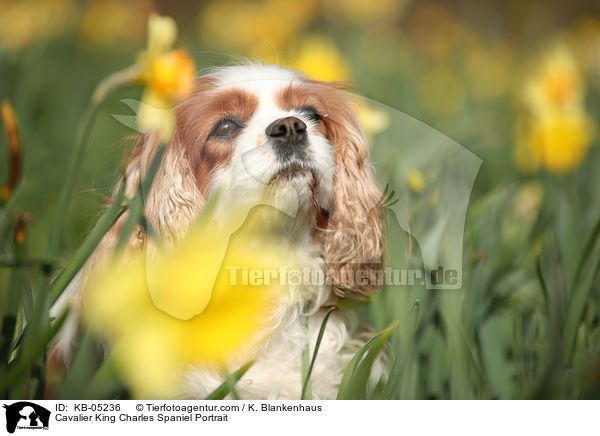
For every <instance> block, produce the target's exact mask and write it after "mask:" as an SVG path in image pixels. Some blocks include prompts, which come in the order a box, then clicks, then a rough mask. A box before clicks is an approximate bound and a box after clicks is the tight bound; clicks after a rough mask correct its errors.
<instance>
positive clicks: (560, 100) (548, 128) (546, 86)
mask: <svg viewBox="0 0 600 436" xmlns="http://www.w3.org/2000/svg"><path fill="white" fill-rule="evenodd" d="M583 96H584V88H583V83H582V78H581V76H580V73H579V69H578V66H577V62H576V60H575V57H574V55H573V53H572V52H571V51H570V50H569V49H568V47H567V46H566V45H564V44H557V45H555V46H554V47H553V48H552V49H551V50H550V51H549V52H548V53H547V54H546V55H545V57H544V58H543V59H542V62H541V65H540V67H539V69H538V70H537V71H535V72H534V73H533V74H532V75H531V76H530V77H529V78H528V79H527V80H526V82H525V87H524V92H523V101H524V104H525V107H526V109H527V112H526V114H524V116H522V117H521V120H520V126H519V129H518V131H517V133H518V138H517V144H516V150H515V153H516V160H517V163H518V164H519V166H520V167H521V168H522V169H524V170H527V171H531V170H537V169H538V168H544V169H546V170H548V171H551V172H554V173H557V174H566V173H568V172H570V171H572V170H573V169H575V168H577V167H578V166H579V165H581V162H582V161H583V160H584V158H585V156H586V154H587V151H588V148H589V146H590V144H591V141H592V134H593V124H592V121H591V119H590V117H589V116H588V115H587V114H586V111H585V107H584V105H583Z"/></svg>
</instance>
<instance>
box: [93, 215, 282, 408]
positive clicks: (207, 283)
mask: <svg viewBox="0 0 600 436" xmlns="http://www.w3.org/2000/svg"><path fill="white" fill-rule="evenodd" d="M256 239H257V238H256V237H255V235H253V234H251V232H249V231H245V230H242V231H238V232H236V234H235V235H233V236H231V238H229V233H226V232H221V231H219V230H218V229H216V228H214V227H212V226H210V225H209V226H207V225H206V223H203V226H201V227H200V226H198V225H195V226H194V227H193V228H192V229H191V230H190V233H189V234H188V236H187V237H186V238H185V239H184V240H183V241H182V242H181V243H180V245H178V246H176V247H175V248H174V249H171V250H170V251H168V252H161V253H160V254H159V255H157V256H156V257H154V256H153V257H152V258H146V257H145V256H144V255H142V254H140V255H138V256H133V257H131V256H130V255H128V256H127V258H124V257H123V258H117V259H115V261H114V262H113V263H112V264H111V265H110V266H109V267H108V269H107V270H104V271H99V272H98V273H96V274H95V275H94V276H93V277H92V280H91V285H90V287H89V289H88V291H87V294H86V295H85V297H84V306H85V308H86V316H87V319H88V321H89V323H90V325H91V326H92V328H94V329H95V331H97V332H98V333H100V334H104V335H106V336H107V339H108V341H109V342H110V344H111V348H112V350H113V358H114V359H115V363H116V365H117V367H118V368H119V370H120V372H121V374H122V376H123V377H124V380H125V382H126V383H127V385H128V386H129V387H130V388H131V389H132V391H133V392H134V394H135V395H136V396H138V397H168V396H171V395H174V394H175V393H176V386H177V377H178V374H181V373H182V372H183V371H185V370H186V368H188V367H189V366H190V365H194V366H204V367H207V368H213V369H217V370H222V369H225V367H226V365H227V363H228V362H230V361H231V359H233V360H235V362H239V364H240V365H241V364H243V363H246V362H247V361H249V360H251V359H252V357H253V352H254V351H255V350H256V346H257V345H258V344H260V343H261V341H262V340H263V332H264V329H265V328H266V327H267V326H269V325H270V323H271V322H274V320H275V317H274V316H273V315H274V310H275V307H276V305H275V301H276V299H277V298H278V295H279V294H278V292H277V289H278V288H277V285H278V284H279V279H274V280H272V281H271V282H268V281H266V280H263V281H258V282H252V280H246V281H245V280H244V277H243V276H242V275H241V274H238V273H239V272H240V271H246V272H247V271H279V268H280V267H281V266H282V265H284V264H285V265H290V263H289V262H290V256H289V255H288V253H287V252H285V251H284V250H282V249H279V248H276V247H275V246H272V245H269V244H268V243H264V244H262V245H259V247H260V249H257V241H256ZM209 247H210V248H209ZM291 265H293V261H292V263H291ZM232 271H233V273H232ZM232 274H237V275H236V276H235V277H233V279H232ZM250 277H252V276H250ZM265 277H266V275H265ZM236 364H237V363H236ZM234 369H235V368H234Z"/></svg>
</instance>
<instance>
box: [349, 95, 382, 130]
mask: <svg viewBox="0 0 600 436" xmlns="http://www.w3.org/2000/svg"><path fill="white" fill-rule="evenodd" d="M356 109H357V113H358V116H359V118H360V121H361V122H362V125H363V128H364V129H365V132H366V133H367V135H376V134H378V133H381V132H383V131H384V130H385V129H387V128H388V126H389V125H390V117H389V115H388V113H387V112H386V111H385V110H383V109H380V108H377V107H374V106H371V105H369V104H367V103H366V102H365V101H364V100H363V99H359V100H357V101H356Z"/></svg>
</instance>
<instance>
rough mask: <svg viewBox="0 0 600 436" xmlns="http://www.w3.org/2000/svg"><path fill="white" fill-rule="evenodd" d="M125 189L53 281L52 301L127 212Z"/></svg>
mask: <svg viewBox="0 0 600 436" xmlns="http://www.w3.org/2000/svg"><path fill="white" fill-rule="evenodd" d="M123 186H124V185H123ZM123 189H124V187H122V188H121V191H120V192H119V193H118V194H117V196H116V198H115V199H114V200H113V203H112V204H111V205H110V207H109V208H108V210H107V211H106V213H105V214H104V216H103V217H102V218H101V219H100V221H98V224H96V226H95V227H94V229H93V230H92V231H91V233H90V234H89V235H88V237H87V238H86V239H85V241H84V242H83V244H81V246H80V247H79V248H78V249H77V251H76V252H75V255H74V256H73V258H72V259H71V261H70V262H69V264H68V265H67V266H66V268H65V269H64V270H63V271H62V273H60V275H59V276H58V277H57V278H56V280H54V282H53V283H52V285H51V295H52V302H55V301H56V300H57V299H58V297H60V294H61V293H62V292H63V291H64V290H65V288H66V287H67V286H68V284H69V283H70V282H71V280H73V278H74V277H75V275H76V274H77V272H78V271H79V270H80V269H81V267H82V266H83V264H84V263H85V262H86V261H87V260H88V258H89V257H90V256H91V254H92V253H93V252H94V250H95V249H96V247H97V246H98V244H99V243H100V241H101V240H102V238H103V237H104V235H105V234H106V232H108V231H109V230H110V228H111V227H112V226H113V225H114V224H115V223H116V222H117V220H118V219H119V217H120V216H121V215H122V214H123V212H125V208H123V207H121V203H122V198H123Z"/></svg>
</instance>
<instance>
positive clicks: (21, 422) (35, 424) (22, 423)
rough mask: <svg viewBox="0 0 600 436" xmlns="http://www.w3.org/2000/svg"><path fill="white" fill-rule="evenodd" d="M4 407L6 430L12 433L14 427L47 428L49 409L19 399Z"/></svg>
mask: <svg viewBox="0 0 600 436" xmlns="http://www.w3.org/2000/svg"><path fill="white" fill-rule="evenodd" d="M3 407H4V408H5V409H6V431H8V432H9V433H14V432H15V429H27V430H36V429H43V430H47V429H48V424H49V422H50V411H49V410H48V409H45V408H43V407H42V406H38V405H37V404H35V403H30V402H29V401H19V402H18V403H13V404H10V405H6V404H5V405H4V406H3Z"/></svg>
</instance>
